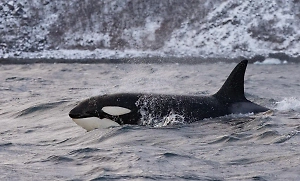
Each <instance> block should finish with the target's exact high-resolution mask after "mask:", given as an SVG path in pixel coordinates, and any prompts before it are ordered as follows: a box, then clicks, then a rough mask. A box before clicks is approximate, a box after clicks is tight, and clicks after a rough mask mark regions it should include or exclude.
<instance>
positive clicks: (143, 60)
mask: <svg viewBox="0 0 300 181" xmlns="http://www.w3.org/2000/svg"><path fill="white" fill-rule="evenodd" d="M243 59H248V60H249V63H255V62H263V61H265V60H266V59H277V60H278V62H279V63H274V64H281V63H287V62H288V63H300V56H298V57H291V56H289V55H286V54H284V53H273V54H269V55H268V56H262V55H256V56H253V57H251V58H247V57H242V56H241V57H236V58H221V57H171V56H170V57H160V56H152V57H132V58H86V59H84V58H70V59H67V58H26V57H23V58H0V65H3V64H34V63H82V64H99V63H103V64H122V63H133V64H164V63H180V64H201V63H214V62H228V63H229V62H236V63H237V62H239V61H241V60H243Z"/></svg>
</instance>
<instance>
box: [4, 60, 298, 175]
mask: <svg viewBox="0 0 300 181" xmlns="http://www.w3.org/2000/svg"><path fill="white" fill-rule="evenodd" d="M235 65H236V63H222V62H219V63H198V64H178V63H169V64H166V63H165V64H75V63H73V64H13V65H0V135H1V141H0V180H300V174H299V173H300V164H299V163H300V137H299V131H300V78H299V77H300V64H294V63H287V64H280V65H257V64H249V65H248V68H247V71H246V76H245V92H246V97H247V98H248V99H250V100H252V101H254V102H256V103H258V104H261V105H263V106H266V107H269V108H271V109H272V110H273V113H266V114H259V115H253V114H247V115H228V116H224V117H221V118H214V119H206V120H199V122H195V123H192V124H180V125H169V126H157V127H153V126H132V125H124V126H121V127H115V128H110V129H103V130H94V131H90V132H86V131H85V130H84V129H82V128H81V127H79V126H77V125H76V124H75V123H74V122H73V121H72V120H71V119H70V118H69V117H68V112H69V111H70V110H71V109H72V108H73V107H74V106H75V105H76V104H77V103H79V102H80V101H81V100H83V99H86V98H88V97H91V96H95V95H103V94H110V93H119V92H144V93H162V94H187V95H209V94H212V93H214V92H216V91H217V90H218V89H219V88H220V87H221V85H222V84H223V82H224V81H225V79H226V77H227V76H228V75H229V73H230V72H231V70H232V69H233V68H234V67H235Z"/></svg>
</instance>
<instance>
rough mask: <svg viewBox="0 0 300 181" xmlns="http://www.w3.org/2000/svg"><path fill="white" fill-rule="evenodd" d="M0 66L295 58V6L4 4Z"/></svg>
mask: <svg viewBox="0 0 300 181" xmlns="http://www.w3.org/2000/svg"><path fill="white" fill-rule="evenodd" d="M0 22H1V23H0V35H1V36H0V58H9V57H16V58H66V59H68V58H122V57H140V56H142V57H147V56H167V57H170V56H177V57H187V56H192V57H228V58H234V57H239V56H244V57H253V56H255V55H263V56H268V55H269V54H270V53H271V54H274V53H275V54H276V53H280V54H284V55H288V56H290V57H300V52H299V50H300V43H299V40H300V2H299V0H287V1H282V0H266V1H253V0H249V1H236V0H225V1H218V0H199V1H186V0H174V1H173V0H169V1H161V0H151V1H146V0H137V1H130V0H126V1H125V0H105V1H99V0H88V1H82V0H66V1H61V0H15V1H13V0H8V1H1V2H0Z"/></svg>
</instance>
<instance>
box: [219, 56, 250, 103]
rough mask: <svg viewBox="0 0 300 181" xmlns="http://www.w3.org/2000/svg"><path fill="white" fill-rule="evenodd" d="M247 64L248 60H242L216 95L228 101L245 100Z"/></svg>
mask: <svg viewBox="0 0 300 181" xmlns="http://www.w3.org/2000/svg"><path fill="white" fill-rule="evenodd" d="M247 64H248V60H243V61H241V62H240V63H239V64H238V65H237V66H236V67H235V68H234V69H233V70H232V72H231V73H230V75H229V76H228V78H227V80H226V81H225V83H224V84H223V86H222V87H221V88H220V90H219V91H218V92H217V93H216V94H214V96H215V97H217V98H218V99H220V100H222V101H226V102H238V101H245V100H246V98H245V93H244V76H245V71H246V67H247Z"/></svg>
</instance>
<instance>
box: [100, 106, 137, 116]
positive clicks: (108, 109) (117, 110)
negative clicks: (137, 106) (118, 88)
mask: <svg viewBox="0 0 300 181" xmlns="http://www.w3.org/2000/svg"><path fill="white" fill-rule="evenodd" d="M102 111H103V112H105V113H106V114H109V115H112V116H120V115H123V114H128V113H130V112H131V110H130V109H127V108H124V107H119V106H104V107H103V108H102Z"/></svg>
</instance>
